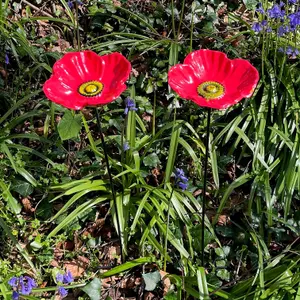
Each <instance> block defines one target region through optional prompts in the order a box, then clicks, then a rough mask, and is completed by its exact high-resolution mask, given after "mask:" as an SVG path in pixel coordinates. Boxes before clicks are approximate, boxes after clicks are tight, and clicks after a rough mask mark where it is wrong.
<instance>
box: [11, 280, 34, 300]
mask: <svg viewBox="0 0 300 300" xmlns="http://www.w3.org/2000/svg"><path fill="white" fill-rule="evenodd" d="M8 284H9V285H10V286H11V287H12V288H13V294H12V299H13V300H18V299H19V296H20V295H29V294H30V293H31V292H32V289H33V288H35V287H37V284H36V282H35V280H34V279H32V278H31V277H30V276H20V277H12V278H11V279H10V280H9V281H8Z"/></svg>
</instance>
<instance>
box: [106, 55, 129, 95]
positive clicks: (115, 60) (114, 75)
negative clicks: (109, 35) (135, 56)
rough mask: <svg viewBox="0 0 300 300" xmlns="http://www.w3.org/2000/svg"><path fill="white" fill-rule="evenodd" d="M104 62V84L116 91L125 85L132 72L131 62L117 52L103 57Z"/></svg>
mask: <svg viewBox="0 0 300 300" xmlns="http://www.w3.org/2000/svg"><path fill="white" fill-rule="evenodd" d="M102 59H103V61H104V64H105V67H104V77H103V78H102V82H103V84H104V86H105V87H106V88H109V89H110V90H113V89H115V88H116V87H117V86H118V85H120V84H121V85H122V84H124V82H125V81H126V80H127V79H128V78H129V75H130V71H131V64H130V62H129V61H128V60H127V59H126V58H125V57H124V56H123V55H122V54H120V53H118V52H115V53H111V54H107V55H104V56H102Z"/></svg>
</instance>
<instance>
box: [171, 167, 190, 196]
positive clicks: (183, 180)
mask: <svg viewBox="0 0 300 300" xmlns="http://www.w3.org/2000/svg"><path fill="white" fill-rule="evenodd" d="M174 173H175V185H177V186H178V187H179V188H180V189H182V190H183V191H185V190H186V189H187V187H188V184H187V183H188V178H187V177H186V176H185V174H184V171H183V170H182V169H178V168H176V169H175V172H174Z"/></svg>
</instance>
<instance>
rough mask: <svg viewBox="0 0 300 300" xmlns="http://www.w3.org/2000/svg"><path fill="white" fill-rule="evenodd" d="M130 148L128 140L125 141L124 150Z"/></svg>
mask: <svg viewBox="0 0 300 300" xmlns="http://www.w3.org/2000/svg"><path fill="white" fill-rule="evenodd" d="M129 149H130V146H129V144H128V142H125V143H124V144H123V150H124V151H127V150H129Z"/></svg>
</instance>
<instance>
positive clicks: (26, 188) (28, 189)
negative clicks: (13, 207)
mask: <svg viewBox="0 0 300 300" xmlns="http://www.w3.org/2000/svg"><path fill="white" fill-rule="evenodd" d="M11 189H12V190H13V191H15V192H17V193H19V194H20V195H21V196H23V197H27V196H28V195H30V194H31V193H32V192H33V188H32V186H31V184H30V183H28V182H26V181H22V180H17V181H16V182H15V184H14V185H13V186H12V188H11Z"/></svg>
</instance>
